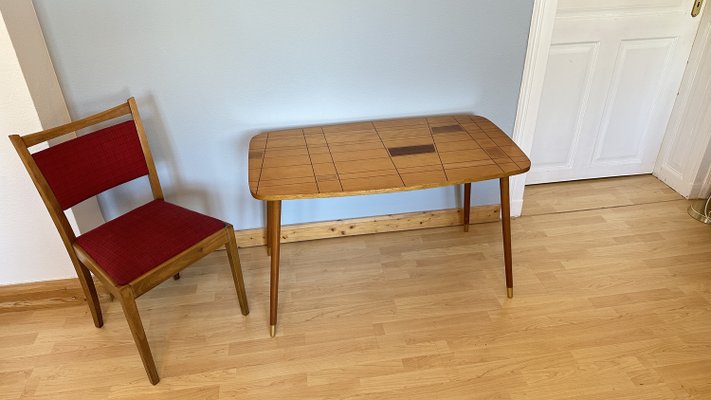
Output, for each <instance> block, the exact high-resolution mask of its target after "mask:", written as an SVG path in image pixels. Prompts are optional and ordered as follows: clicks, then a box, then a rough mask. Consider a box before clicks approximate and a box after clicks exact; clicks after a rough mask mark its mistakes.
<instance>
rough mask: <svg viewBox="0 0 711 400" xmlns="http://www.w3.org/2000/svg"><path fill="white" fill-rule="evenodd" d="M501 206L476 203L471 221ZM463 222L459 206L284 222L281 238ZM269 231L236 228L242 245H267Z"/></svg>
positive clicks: (489, 216) (493, 214)
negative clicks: (331, 219)
mask: <svg viewBox="0 0 711 400" xmlns="http://www.w3.org/2000/svg"><path fill="white" fill-rule="evenodd" d="M500 209H501V207H500V206H498V205H495V206H477V207H472V208H471V211H470V223H471V224H482V223H487V222H495V221H498V220H499V211H500ZM462 223H463V216H462V209H459V208H453V209H448V210H436V211H418V212H411V213H402V214H390V215H380V216H376V217H364V218H351V219H343V220H336V221H325V222H309V223H304V224H295V225H283V226H282V227H281V242H282V243H294V242H303V241H307V240H316V239H329V238H336V237H342V236H357V235H369V234H373V233H384V232H399V231H407V230H413V229H431V228H441V227H445V226H458V225H462ZM266 234H267V232H266V230H265V229H261V228H257V229H244V230H238V231H237V232H236V235H237V245H238V246H239V247H240V248H243V247H254V246H263V245H266V244H267V242H266Z"/></svg>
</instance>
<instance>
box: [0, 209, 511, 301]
mask: <svg viewBox="0 0 711 400" xmlns="http://www.w3.org/2000/svg"><path fill="white" fill-rule="evenodd" d="M499 210H500V207H499V206H498V205H490V206H479V207H473V208H472V209H471V220H470V221H471V222H470V224H481V223H487V222H496V221H498V220H499ZM461 224H462V210H461V209H449V210H436V211H420V212H411V213H403V214H392V215H382V216H377V217H366V218H354V219H343V220H336V221H325V222H313V223H305V224H296V225H285V226H284V227H283V228H282V231H281V233H282V239H281V240H282V242H283V243H293V242H303V241H307V240H316V239H329V238H335V237H341V236H355V235H367V234H371V233H383V232H397V231H406V230H415V229H429V228H441V227H446V226H457V225H461ZM235 235H236V237H237V245H238V246H239V247H241V248H244V247H255V246H263V245H265V244H266V230H265V229H264V228H257V229H244V230H237V231H235ZM96 290H97V292H98V294H99V299H100V300H101V301H102V302H105V301H108V300H109V299H110V295H109V293H108V291H106V290H105V289H104V287H103V286H102V285H101V282H100V281H96ZM84 302H86V300H85V299H84V293H83V292H82V289H81V285H80V284H79V280H78V279H76V278H72V279H59V280H52V281H42V282H32V283H22V284H17V285H6V286H0V313H6V312H14V311H28V310H39V309H47V308H57V307H69V306H74V305H79V304H82V303H84Z"/></svg>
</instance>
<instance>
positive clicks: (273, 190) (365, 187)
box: [249, 114, 531, 200]
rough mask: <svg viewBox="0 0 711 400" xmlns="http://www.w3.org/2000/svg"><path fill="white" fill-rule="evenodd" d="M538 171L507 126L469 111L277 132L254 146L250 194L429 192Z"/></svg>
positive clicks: (298, 195) (271, 197)
mask: <svg viewBox="0 0 711 400" xmlns="http://www.w3.org/2000/svg"><path fill="white" fill-rule="evenodd" d="M530 166H531V162H530V161H529V159H528V157H526V155H525V154H524V153H523V152H522V151H521V150H520V149H519V148H518V146H516V144H515V143H514V142H513V141H512V140H511V139H510V138H509V137H508V136H506V134H505V133H504V132H503V131H501V129H499V128H498V127H497V126H496V125H494V124H493V123H492V122H491V121H489V120H488V119H486V118H484V117H479V116H474V115H466V114H458V115H445V116H434V117H417V118H402V119H392V120H381V121H368V122H356V123H349V124H339V125H327V126H317V127H310V128H301V129H289V130H282V131H271V132H265V133H261V134H259V135H257V136H254V137H253V138H252V140H251V141H250V143H249V189H250V191H251V192H252V195H253V196H254V197H255V198H257V199H260V200H289V199H299V198H317V197H337V196H350V195H357V194H370V193H384V192H398V191H406V190H416V189H425V188H432V187H439V186H447V185H455V184H461V183H468V182H475V181H481V180H486V179H492V178H501V177H505V176H510V175H516V174H520V173H523V172H526V171H528V169H529V168H530Z"/></svg>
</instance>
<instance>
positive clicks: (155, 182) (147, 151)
mask: <svg viewBox="0 0 711 400" xmlns="http://www.w3.org/2000/svg"><path fill="white" fill-rule="evenodd" d="M128 106H129V108H130V110H131V116H132V117H133V122H134V123H135V124H136V132H138V139H139V140H140V142H141V149H143V157H144V158H145V159H146V166H147V167H148V180H149V182H150V184H151V191H152V192H153V198H154V199H155V200H163V189H162V188H161V187H160V180H159V179H158V172H157V171H156V165H155V162H154V161H153V154H152V153H151V148H150V146H149V145H148V138H147V137H146V131H145V130H144V129H143V121H142V120H141V115H140V114H139V112H138V105H137V104H136V99H135V98H133V97H131V98H129V99H128Z"/></svg>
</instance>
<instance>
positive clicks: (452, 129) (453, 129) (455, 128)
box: [432, 125, 464, 133]
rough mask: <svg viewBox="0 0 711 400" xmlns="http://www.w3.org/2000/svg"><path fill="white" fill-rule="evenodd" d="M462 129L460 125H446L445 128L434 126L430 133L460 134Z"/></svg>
mask: <svg viewBox="0 0 711 400" xmlns="http://www.w3.org/2000/svg"><path fill="white" fill-rule="evenodd" d="M463 130H464V128H462V126H461V125H447V126H434V127H432V133H449V132H462V131H463Z"/></svg>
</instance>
